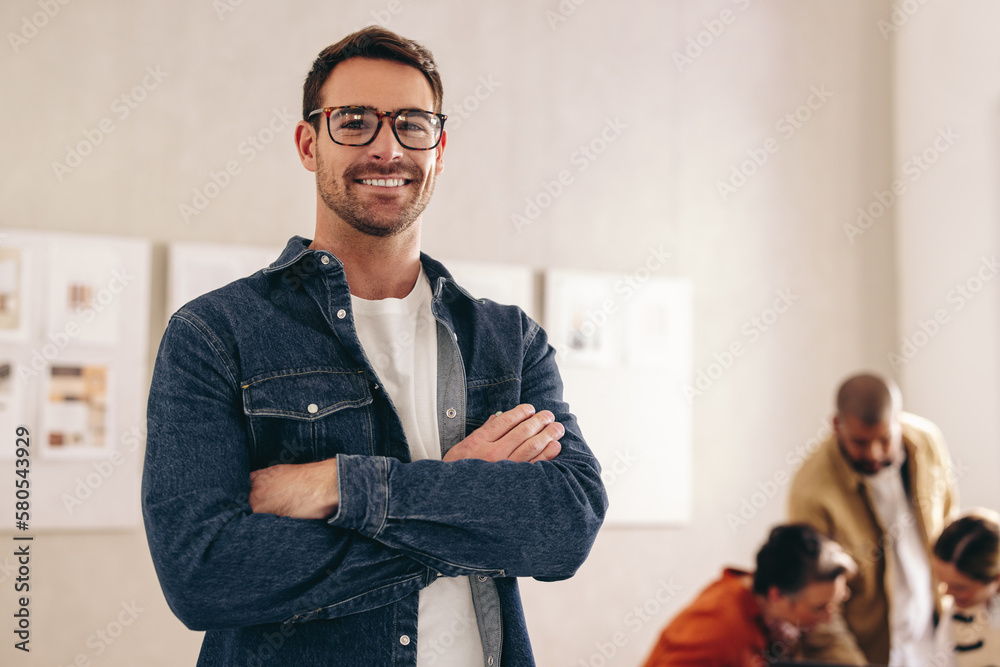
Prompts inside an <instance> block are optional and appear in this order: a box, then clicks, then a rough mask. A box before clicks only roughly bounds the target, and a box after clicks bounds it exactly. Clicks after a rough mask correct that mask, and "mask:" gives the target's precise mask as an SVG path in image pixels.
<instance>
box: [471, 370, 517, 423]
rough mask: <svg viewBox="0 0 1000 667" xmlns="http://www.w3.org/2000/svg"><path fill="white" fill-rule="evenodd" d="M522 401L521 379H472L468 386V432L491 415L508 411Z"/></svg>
mask: <svg viewBox="0 0 1000 667" xmlns="http://www.w3.org/2000/svg"><path fill="white" fill-rule="evenodd" d="M520 402H521V380H520V379H519V378H516V377H511V378H500V379H496V380H478V381H474V380H470V381H469V383H468V385H467V387H466V403H465V425H466V433H471V432H472V431H474V430H476V429H477V428H479V427H480V426H482V425H483V424H484V423H485V422H486V420H487V419H488V418H489V416H490V415H492V414H496V413H497V412H506V411H507V410H510V409H511V408H513V407H515V406H517V404H518V403H520Z"/></svg>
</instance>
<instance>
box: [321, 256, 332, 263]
mask: <svg viewBox="0 0 1000 667" xmlns="http://www.w3.org/2000/svg"><path fill="white" fill-rule="evenodd" d="M319 263H320V264H329V263H330V258H329V257H327V256H326V255H323V256H322V257H320V258H319Z"/></svg>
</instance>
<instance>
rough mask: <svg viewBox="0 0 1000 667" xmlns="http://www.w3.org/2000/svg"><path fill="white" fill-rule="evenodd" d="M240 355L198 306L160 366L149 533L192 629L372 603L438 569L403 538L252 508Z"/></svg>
mask: <svg viewBox="0 0 1000 667" xmlns="http://www.w3.org/2000/svg"><path fill="white" fill-rule="evenodd" d="M237 377H238V375H237V373H236V365H235V364H234V362H233V361H232V359H231V357H230V355H229V354H228V353H227V351H226V349H225V347H224V346H223V345H222V344H221V343H220V342H219V340H218V339H217V338H216V337H215V336H214V335H213V334H212V332H211V331H210V330H209V329H208V328H207V327H205V326H204V324H203V323H201V321H200V320H198V319H196V318H194V317H193V316H191V315H185V314H183V311H182V314H179V315H176V316H175V317H174V318H173V319H172V320H171V321H170V323H169V325H168V326H167V330H166V332H165V334H164V336H163V340H162V342H161V343H160V351H159V354H158V356H157V359H156V365H155V368H154V371H153V379H152V386H151V388H150V393H149V406H148V440H147V448H146V459H145V466H144V469H143V480H142V509H143V518H144V521H145V525H146V535H147V539H148V542H149V549H150V553H151V555H152V558H153V564H154V566H155V568H156V573H157V576H158V577H159V580H160V584H161V586H162V588H163V593H164V596H165V597H166V599H167V602H168V603H169V605H170V607H171V609H172V610H173V611H174V613H175V614H176V615H177V616H178V618H180V619H181V621H183V622H184V624H185V625H187V626H188V627H189V628H191V629H195V630H205V629H217V628H229V627H240V626H246V625H255V624H261V623H269V622H278V621H283V620H285V619H288V618H289V617H291V616H293V615H297V614H303V613H308V612H312V611H316V610H319V609H321V608H323V611H324V615H325V617H328V618H329V617H334V616H342V615H346V614H351V613H355V612H359V611H365V610H368V609H373V608H376V607H380V606H383V605H386V604H389V603H391V602H393V601H396V600H399V599H402V598H404V597H405V596H407V595H409V594H411V593H413V592H414V591H417V590H419V589H421V588H423V587H424V586H425V585H426V584H427V583H428V581H429V580H430V579H431V578H432V577H433V573H431V572H430V571H429V570H428V569H427V568H426V567H425V566H424V565H421V564H420V563H418V562H417V561H415V560H414V559H412V558H410V557H408V556H406V555H405V554H403V553H402V552H400V551H399V550H397V549H393V548H390V547H387V546H386V545H385V544H383V543H379V542H378V541H376V540H374V539H372V538H369V537H366V536H364V535H361V534H360V533H358V532H357V531H354V530H349V529H346V528H343V527H337V526H331V525H328V524H327V523H326V522H324V521H321V520H304V519H291V518H284V517H278V516H274V515H271V514H254V513H253V512H252V510H251V508H250V505H249V503H248V502H247V500H248V497H249V492H250V477H249V474H250V464H249V456H248V450H247V433H246V425H245V419H244V415H243V411H242V402H241V394H240V391H239V383H238V381H237Z"/></svg>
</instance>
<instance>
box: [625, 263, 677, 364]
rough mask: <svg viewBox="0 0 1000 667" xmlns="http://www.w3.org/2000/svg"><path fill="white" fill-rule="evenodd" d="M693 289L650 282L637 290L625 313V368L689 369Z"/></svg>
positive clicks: (667, 282) (664, 282) (666, 283)
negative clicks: (686, 351)
mask: <svg viewBox="0 0 1000 667" xmlns="http://www.w3.org/2000/svg"><path fill="white" fill-rule="evenodd" d="M692 308H693V304H692V303H691V289H690V285H688V284H687V283H686V282H684V281H680V280H651V281H649V282H648V283H646V284H645V285H643V286H642V288H641V289H637V290H636V291H635V293H634V296H633V298H632V299H631V300H630V301H629V303H628V306H627V308H626V309H625V313H624V326H625V341H626V344H625V365H626V366H628V367H629V368H635V369H645V370H654V369H655V370H658V371H674V373H680V374H683V373H684V372H686V369H687V368H689V359H688V358H687V357H686V356H685V355H684V354H683V351H684V350H691V349H692V338H691V337H692V332H693V328H692V324H691V312H692Z"/></svg>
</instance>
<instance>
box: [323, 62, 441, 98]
mask: <svg viewBox="0 0 1000 667" xmlns="http://www.w3.org/2000/svg"><path fill="white" fill-rule="evenodd" d="M320 96H321V99H322V100H323V104H324V105H326V106H342V105H345V104H357V105H359V106H368V107H372V108H379V109H382V110H394V109H403V108H419V109H431V108H432V107H433V105H434V92H433V90H432V89H431V85H430V82H429V81H427V77H425V76H424V74H423V72H421V71H420V70H419V69H417V68H416V67H413V66H411V65H407V64H406V63H401V62H398V61H395V60H381V59H374V58H348V59H347V60H344V61H343V62H340V63H337V65H336V67H334V68H333V70H332V71H331V72H330V75H329V76H328V77H327V79H326V81H325V82H324V83H323V88H322V89H321V91H320Z"/></svg>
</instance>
